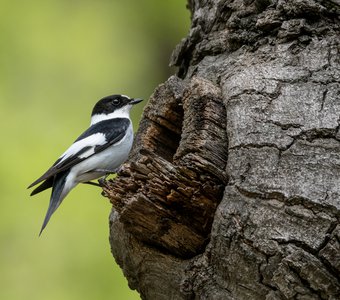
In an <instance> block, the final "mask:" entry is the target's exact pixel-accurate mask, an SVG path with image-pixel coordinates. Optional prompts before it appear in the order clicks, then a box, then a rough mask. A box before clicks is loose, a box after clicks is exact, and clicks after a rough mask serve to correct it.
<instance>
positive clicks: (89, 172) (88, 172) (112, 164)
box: [70, 124, 133, 183]
mask: <svg viewBox="0 0 340 300" xmlns="http://www.w3.org/2000/svg"><path fill="white" fill-rule="evenodd" d="M132 143H133V129H132V125H131V124H130V126H129V128H128V130H127V132H126V135H125V136H124V138H123V139H121V140H120V141H119V142H118V143H116V144H113V145H112V146H110V147H108V148H107V149H105V150H104V151H102V152H99V153H97V154H94V155H93V156H91V157H89V158H87V159H85V160H84V161H82V162H80V163H79V164H77V165H75V166H74V167H72V169H71V172H70V175H71V174H72V175H73V176H74V178H73V179H74V181H75V182H76V183H79V182H86V181H89V180H93V179H97V178H99V177H101V176H104V175H105V174H106V172H96V171H95V170H98V169H104V170H114V169H117V168H118V167H119V166H120V165H122V164H123V163H124V162H125V161H126V159H127V158H128V156H129V152H130V150H131V147H132ZM73 176H72V177H73Z"/></svg>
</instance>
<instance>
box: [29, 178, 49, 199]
mask: <svg viewBox="0 0 340 300" xmlns="http://www.w3.org/2000/svg"><path fill="white" fill-rule="evenodd" d="M52 186H53V178H49V179H47V180H45V181H44V182H43V183H42V184H40V185H39V186H38V187H37V188H35V189H34V190H33V191H32V193H31V196H33V195H36V194H38V193H40V192H42V191H44V190H47V189H49V188H50V187H52Z"/></svg>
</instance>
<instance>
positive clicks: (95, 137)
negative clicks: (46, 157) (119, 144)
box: [58, 133, 106, 165]
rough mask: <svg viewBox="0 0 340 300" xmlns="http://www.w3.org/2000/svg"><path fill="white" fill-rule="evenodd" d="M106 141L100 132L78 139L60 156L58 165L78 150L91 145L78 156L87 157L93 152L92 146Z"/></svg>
mask: <svg viewBox="0 0 340 300" xmlns="http://www.w3.org/2000/svg"><path fill="white" fill-rule="evenodd" d="M105 143H106V139H105V135H104V134H102V133H95V134H92V135H90V136H88V137H86V138H84V139H82V140H80V141H77V142H75V143H74V144H72V145H71V147H70V148H68V149H67V150H66V151H65V152H64V153H63V154H62V155H61V156H60V158H62V159H61V160H60V162H59V163H58V165H59V164H60V163H62V162H63V161H64V160H65V159H67V158H69V157H71V156H74V155H76V154H77V153H78V152H79V151H81V150H82V149H84V148H85V147H91V148H90V149H88V150H86V151H85V152H84V153H82V154H81V155H79V157H80V158H84V157H88V156H89V155H91V154H93V153H94V148H95V147H96V146H101V145H104V144H105Z"/></svg>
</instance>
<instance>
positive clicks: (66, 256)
mask: <svg viewBox="0 0 340 300" xmlns="http://www.w3.org/2000/svg"><path fill="white" fill-rule="evenodd" d="M185 5H186V1H185V0H171V1H158V0H144V1H138V0H124V1H123V0H116V1H113V0H111V1H109V0H101V1H90V0H87V1H86V0H83V1H77V0H71V1H70V0H68V1H67V0H48V1H43V0H33V1H18V0H1V1H0V32H1V39H0V66H1V68H0V120H1V125H2V126H1V128H2V139H1V147H0V177H1V178H0V179H1V180H0V189H1V202H0V205H1V207H0V242H1V245H0V266H1V271H0V299H11V300H12V299H13V300H14V299H26V300H27V299H28V300H30V299H35V300H39V299H48V300H53V299H58V300H59V299H63V300H67V299H70V300H71V299H72V300H77V299H81V300H86V299H119V300H124V299H139V296H138V294H137V293H136V292H133V291H130V290H129V288H128V286H127V281H126V280H125V278H124V277H123V275H122V272H121V270H120V269H119V267H118V266H116V265H115V262H114V259H113V257H112V255H111V253H110V248H109V242H108V234H109V231H108V215H109V213H110V209H111V206H110V204H109V202H108V200H107V199H106V198H103V197H102V196H101V195H100V190H99V189H97V188H95V187H92V186H87V185H81V186H79V187H77V188H76V189H75V190H74V191H72V192H71V194H70V195H69V196H68V197H67V198H66V200H65V201H64V202H63V204H62V205H61V207H60V208H59V210H58V211H57V212H56V213H55V215H54V216H53V217H52V219H51V222H50V224H49V225H48V227H47V229H46V230H45V232H44V233H43V235H42V237H40V238H38V232H39V229H40V226H41V223H42V221H43V217H44V214H45V212H46V209H47V205H48V200H49V192H44V193H41V194H39V195H37V196H35V197H34V198H30V197H29V196H28V195H29V191H27V190H26V186H27V185H28V184H29V183H31V182H32V181H33V180H34V179H36V178H37V177H38V176H40V175H41V173H42V172H43V171H45V169H46V168H47V167H49V166H50V164H51V163H53V162H54V161H55V159H56V158H57V157H58V156H59V155H60V154H61V153H62V152H63V151H64V150H65V149H66V148H67V147H68V146H69V145H70V143H71V142H72V141H73V140H74V139H75V138H76V137H77V136H78V135H79V134H80V133H81V132H82V131H83V130H84V129H86V127H87V126H88V124H89V117H90V111H91V109H92V106H93V104H94V103H95V102H96V101H97V100H98V99H99V98H101V97H103V96H106V95H109V94H113V93H122V94H127V95H130V96H133V97H142V98H144V99H148V97H149V96H150V94H151V93H152V91H153V89H154V88H155V87H156V86H157V85H158V84H159V83H161V82H162V81H164V80H165V79H166V78H167V77H168V76H169V75H170V74H171V72H173V70H170V69H169V68H168V67H167V64H168V59H169V55H170V53H171V51H172V49H173V48H174V47H175V45H176V44H177V43H178V42H179V41H180V39H181V38H182V37H184V36H185V35H186V31H187V30H188V26H189V12H188V11H187V10H186V9H185ZM141 110H142V109H141V108H139V109H136V108H135V110H134V111H133V113H132V114H133V118H134V121H135V125H137V124H138V119H139V116H140V114H141ZM135 127H136V126H135Z"/></svg>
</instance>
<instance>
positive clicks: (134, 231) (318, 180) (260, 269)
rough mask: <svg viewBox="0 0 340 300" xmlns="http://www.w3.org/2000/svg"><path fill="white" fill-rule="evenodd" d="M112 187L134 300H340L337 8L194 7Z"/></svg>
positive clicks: (260, 0)
mask: <svg viewBox="0 0 340 300" xmlns="http://www.w3.org/2000/svg"><path fill="white" fill-rule="evenodd" d="M188 7H189V9H190V10H191V13H192V17H191V18H192V25H191V30H190V32H189V34H188V36H187V38H185V39H184V40H183V41H182V42H181V43H180V44H179V45H178V46H177V48H176V49H175V51H174V53H173V56H172V60H171V62H172V64H173V65H177V66H179V71H178V74H177V75H176V76H172V77H171V78H169V79H168V80H167V81H166V82H165V83H164V84H161V85H160V86H159V87H158V88H157V89H156V90H155V92H154V94H153V95H152V97H151V99H150V101H149V104H148V106H147V107H146V109H145V111H144V114H143V118H142V121H141V124H140V128H139V130H138V133H137V136H136V141H135V145H134V148H133V151H132V153H131V156H130V159H129V161H128V163H127V164H126V165H125V168H124V170H123V171H122V172H121V173H120V174H119V177H118V178H117V179H116V180H114V181H110V182H108V183H107V185H106V186H105V187H104V195H105V196H107V197H109V198H110V201H111V202H112V204H113V210H112V213H111V216H110V243H111V247H112V253H113V255H114V257H115V259H116V260H117V262H118V263H119V265H120V266H121V267H122V269H123V271H124V274H125V276H126V277H127V279H128V281H129V285H130V287H131V288H133V289H137V290H138V292H139V293H140V294H141V297H142V298H143V299H157V300H161V299H261V300H262V299H268V300H269V299H340V275H339V274H340V246H339V241H340V225H339V208H340V132H339V128H340V98H339V97H340V63H339V45H340V30H339V28H340V26H339V25H340V21H339V20H340V19H339V15H340V2H339V0H234V1H232V0H224V1H223V0H190V1H189V3H188Z"/></svg>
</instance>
